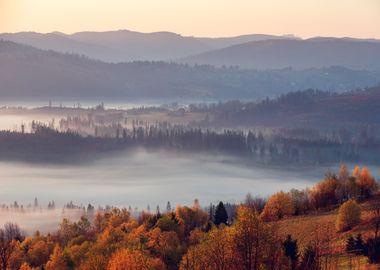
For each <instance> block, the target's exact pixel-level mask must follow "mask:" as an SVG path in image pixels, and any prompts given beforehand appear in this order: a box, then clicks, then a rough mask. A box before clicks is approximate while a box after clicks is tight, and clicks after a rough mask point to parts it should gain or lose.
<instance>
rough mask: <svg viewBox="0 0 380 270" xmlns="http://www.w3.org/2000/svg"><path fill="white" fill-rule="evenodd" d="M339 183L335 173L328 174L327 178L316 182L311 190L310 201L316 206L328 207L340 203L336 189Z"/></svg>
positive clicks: (318, 207)
mask: <svg viewBox="0 0 380 270" xmlns="http://www.w3.org/2000/svg"><path fill="white" fill-rule="evenodd" d="M338 185H339V183H338V180H337V179H336V177H335V176H334V175H329V174H328V175H327V176H326V178H325V179H324V180H323V181H321V182H319V183H318V184H316V185H315V186H314V187H313V188H312V189H311V190H310V201H311V203H312V204H313V206H314V208H316V209H321V208H327V207H330V206H333V205H336V204H337V203H338V199H337V196H336V190H337V187H338Z"/></svg>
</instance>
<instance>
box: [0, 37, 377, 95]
mask: <svg viewBox="0 0 380 270" xmlns="http://www.w3.org/2000/svg"><path fill="white" fill-rule="evenodd" d="M0 82H1V83H0V95H1V97H2V98H20V97H22V98H25V99H28V98H37V99H41V98H43V99H49V98H79V99H80V98H82V99H88V98H96V99H99V100H102V99H120V98H123V99H128V98H137V99H177V98H180V99H183V98H189V99H197V100H198V101H202V100H203V99H212V100H215V99H260V98H265V97H267V96H268V97H274V96H277V95H280V94H283V93H287V92H289V91H296V90H301V89H307V88H314V89H321V90H329V91H337V92H342V91H347V90H351V89H356V88H363V87H367V86H371V85H375V84H378V83H380V71H358V70H350V69H347V68H343V67H328V68H321V69H306V70H300V71H298V70H293V69H291V68H287V69H280V70H262V71H259V70H241V69H237V68H233V67H231V68H215V67H212V66H209V65H198V66H190V65H187V64H177V63H167V62H141V61H140V62H129V63H119V64H112V63H105V62H101V61H99V60H92V59H89V58H86V57H83V56H79V55H75V54H63V53H59V52H55V51H45V50H40V49H36V48H33V47H31V46H27V45H21V44H17V43H14V42H11V41H1V40H0Z"/></svg>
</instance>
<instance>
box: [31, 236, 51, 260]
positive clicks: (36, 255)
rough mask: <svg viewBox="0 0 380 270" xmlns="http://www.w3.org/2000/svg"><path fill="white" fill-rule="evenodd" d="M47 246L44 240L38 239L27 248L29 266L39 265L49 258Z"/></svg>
mask: <svg viewBox="0 0 380 270" xmlns="http://www.w3.org/2000/svg"><path fill="white" fill-rule="evenodd" d="M49 255H50V253H49V247H48V245H47V244H46V242H45V241H44V240H42V239H41V240H38V241H36V242H35V243H33V245H32V246H31V248H30V249H29V250H28V258H29V261H30V264H31V266H34V267H39V266H41V265H43V264H45V263H46V262H47V261H48V260H49Z"/></svg>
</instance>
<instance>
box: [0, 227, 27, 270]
mask: <svg viewBox="0 0 380 270" xmlns="http://www.w3.org/2000/svg"><path fill="white" fill-rule="evenodd" d="M24 238H25V236H24V233H23V232H22V230H21V229H20V227H19V226H18V225H17V224H15V223H7V224H5V225H4V228H3V229H0V263H1V269H2V270H6V269H7V267H8V264H9V259H10V257H11V256H12V253H13V251H14V249H15V243H14V241H22V240H24Z"/></svg>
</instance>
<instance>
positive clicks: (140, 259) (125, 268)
mask: <svg viewBox="0 0 380 270" xmlns="http://www.w3.org/2000/svg"><path fill="white" fill-rule="evenodd" d="M107 269H108V270H165V269H166V267H165V265H164V263H163V262H162V261H161V260H160V259H157V258H151V257H149V256H148V255H146V254H144V253H143V252H142V251H139V250H130V249H122V250H119V251H117V252H116V253H115V254H114V255H112V257H111V259H110V261H109V263H108V267H107Z"/></svg>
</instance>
